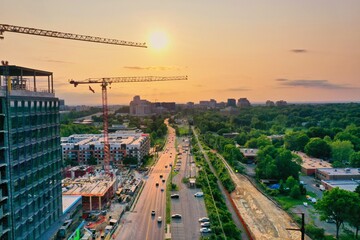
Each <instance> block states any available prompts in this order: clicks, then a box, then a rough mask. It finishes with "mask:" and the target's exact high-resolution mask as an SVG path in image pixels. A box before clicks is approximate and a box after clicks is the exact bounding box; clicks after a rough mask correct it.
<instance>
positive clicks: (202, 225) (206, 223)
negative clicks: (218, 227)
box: [200, 222, 210, 228]
mask: <svg viewBox="0 0 360 240" xmlns="http://www.w3.org/2000/svg"><path fill="white" fill-rule="evenodd" d="M200 226H201V227H202V228H205V227H210V222H203V223H201V224H200Z"/></svg>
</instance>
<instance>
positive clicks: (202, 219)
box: [199, 217, 210, 222]
mask: <svg viewBox="0 0 360 240" xmlns="http://www.w3.org/2000/svg"><path fill="white" fill-rule="evenodd" d="M209 221H210V219H209V218H208V217H202V218H199V222H209Z"/></svg>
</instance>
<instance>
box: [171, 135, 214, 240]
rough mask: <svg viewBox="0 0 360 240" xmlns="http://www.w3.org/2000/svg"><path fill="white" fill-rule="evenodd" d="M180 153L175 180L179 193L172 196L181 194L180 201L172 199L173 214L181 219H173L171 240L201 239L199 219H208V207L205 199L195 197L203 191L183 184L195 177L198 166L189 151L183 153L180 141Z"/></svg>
mask: <svg viewBox="0 0 360 240" xmlns="http://www.w3.org/2000/svg"><path fill="white" fill-rule="evenodd" d="M179 142H180V143H182V144H180V146H179V148H178V149H179V152H180V153H181V152H182V153H181V154H179V155H178V161H177V164H176V165H177V166H178V168H179V174H177V175H176V176H175V177H174V178H173V183H175V184H176V185H177V186H178V188H179V191H173V192H172V194H174V193H177V194H179V196H180V197H179V199H171V214H181V215H182V218H181V219H172V221H171V239H174V240H186V239H199V238H200V231H199V230H200V223H199V222H198V220H199V218H201V217H207V213H206V207H205V203H204V199H203V197H199V198H197V197H195V196H194V194H195V193H196V192H199V191H201V189H196V188H188V186H187V185H185V184H183V183H182V179H183V177H186V178H188V177H190V175H191V177H195V175H196V166H195V163H193V160H192V156H191V155H190V153H189V151H183V150H182V149H183V147H182V146H181V145H184V141H182V140H180V141H179Z"/></svg>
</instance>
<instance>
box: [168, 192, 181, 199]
mask: <svg viewBox="0 0 360 240" xmlns="http://www.w3.org/2000/svg"><path fill="white" fill-rule="evenodd" d="M170 197H171V198H179V197H180V196H179V194H176V193H175V194H171V196H170Z"/></svg>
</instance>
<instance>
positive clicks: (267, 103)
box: [265, 100, 275, 107]
mask: <svg viewBox="0 0 360 240" xmlns="http://www.w3.org/2000/svg"><path fill="white" fill-rule="evenodd" d="M265 104H266V106H268V107H273V106H275V103H274V102H273V101H270V100H267V101H266V103H265Z"/></svg>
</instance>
